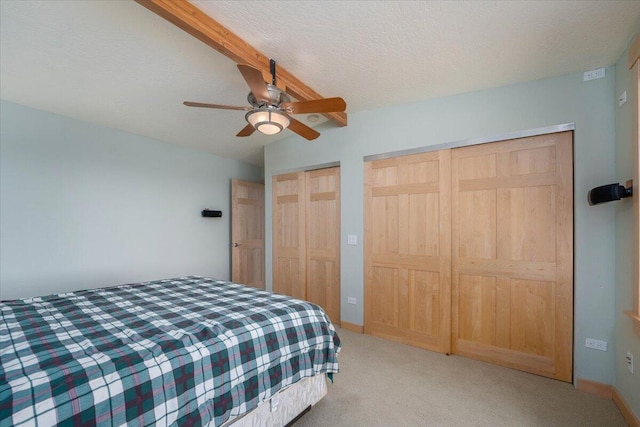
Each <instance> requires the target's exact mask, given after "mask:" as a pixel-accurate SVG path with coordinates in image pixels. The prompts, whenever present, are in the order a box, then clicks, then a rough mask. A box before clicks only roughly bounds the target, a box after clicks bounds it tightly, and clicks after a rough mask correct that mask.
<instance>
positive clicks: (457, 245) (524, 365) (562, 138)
mask: <svg viewBox="0 0 640 427" xmlns="http://www.w3.org/2000/svg"><path fill="white" fill-rule="evenodd" d="M572 141H573V134H572V133H571V132H564V133H557V134H550V135H542V136H535V137H529V138H522V139H517V140H511V141H504V142H497V143H492V144H484V145H478V146H472V147H465V148H459V149H455V150H453V152H452V170H453V174H452V184H453V198H452V203H453V205H452V209H453V235H452V239H453V240H452V246H453V275H452V282H453V287H452V349H453V352H454V353H456V354H461V355H465V356H470V357H474V358H477V359H480V360H485V361H488V362H491V363H495V364H499V365H503V366H509V367H513V368H516V369H520V370H524V371H528V372H532V373H536V374H539V375H544V376H548V377H552V378H556V379H560V380H564V381H571V377H572V335H573V332H572V327H573V326H572V325H573V275H572V271H573V183H572V175H573V171H572Z"/></svg>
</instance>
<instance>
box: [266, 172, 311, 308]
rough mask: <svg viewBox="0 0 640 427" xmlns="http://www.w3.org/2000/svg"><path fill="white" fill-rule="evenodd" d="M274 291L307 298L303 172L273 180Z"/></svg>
mask: <svg viewBox="0 0 640 427" xmlns="http://www.w3.org/2000/svg"><path fill="white" fill-rule="evenodd" d="M271 191H272V210H273V215H272V221H273V236H272V239H273V291H274V292H277V293H279V294H284V295H289V296H292V297H294V298H300V299H305V298H306V275H307V273H306V264H307V261H306V255H305V246H306V239H305V238H306V236H305V193H306V190H305V175H304V172H297V173H290V174H285V175H277V176H274V177H273V179H272V186H271Z"/></svg>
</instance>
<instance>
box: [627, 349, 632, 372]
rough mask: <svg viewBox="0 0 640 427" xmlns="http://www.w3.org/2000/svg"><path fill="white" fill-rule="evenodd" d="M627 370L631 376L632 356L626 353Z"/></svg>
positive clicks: (628, 352)
mask: <svg viewBox="0 0 640 427" xmlns="http://www.w3.org/2000/svg"><path fill="white" fill-rule="evenodd" d="M627 369H628V370H629V372H631V373H632V374H633V354H631V352H630V351H627Z"/></svg>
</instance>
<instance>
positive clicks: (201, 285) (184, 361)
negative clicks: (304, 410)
mask: <svg viewBox="0 0 640 427" xmlns="http://www.w3.org/2000/svg"><path fill="white" fill-rule="evenodd" d="M0 309H1V311H0V312H1V316H2V317H1V319H0V426H2V427H4V426H9V425H21V424H23V425H38V426H47V425H62V426H88V425H96V424H97V425H145V426H146V425H161V426H162V425H179V426H186V425H203V424H206V423H209V422H213V423H214V424H216V425H220V424H222V423H223V422H225V421H226V420H228V419H229V417H231V416H236V415H241V414H243V413H245V412H248V411H250V410H252V409H254V408H255V407H256V406H258V404H259V403H260V402H262V401H264V400H266V399H268V398H269V397H271V396H272V395H273V394H274V393H276V392H277V391H279V390H280V389H281V388H283V387H285V386H288V385H290V384H293V383H295V382H296V381H298V380H300V379H302V378H305V377H310V376H313V375H317V374H321V373H335V372H338V361H337V358H336V356H337V353H338V351H339V349H340V339H339V338H338V336H337V335H336V332H335V329H334V327H333V325H332V324H331V322H330V321H329V319H328V318H327V316H326V314H325V313H324V312H323V311H322V309H321V308H319V307H318V306H315V305H313V304H311V303H308V302H304V301H301V300H296V299H293V298H289V297H285V296H281V295H276V294H272V293H270V292H266V291H262V290H258V289H253V288H248V287H245V286H242V285H238V284H234V283H229V282H224V281H218V280H213V279H206V278H200V277H187V278H180V279H172V280H160V281H155V282H148V283H139V284H131V285H123V286H118V287H112V288H103V289H93V290H83V291H78V292H72V293H66V294H58V295H51V296H47V297H40V298H25V299H21V300H15V301H5V302H2V303H0Z"/></svg>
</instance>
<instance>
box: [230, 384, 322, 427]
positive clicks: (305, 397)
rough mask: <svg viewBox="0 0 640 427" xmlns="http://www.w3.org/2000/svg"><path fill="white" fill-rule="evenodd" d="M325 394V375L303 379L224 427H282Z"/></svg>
mask: <svg viewBox="0 0 640 427" xmlns="http://www.w3.org/2000/svg"><path fill="white" fill-rule="evenodd" d="M326 394H327V380H326V375H324V374H321V375H316V376H313V377H311V378H305V379H302V380H300V381H298V382H297V383H295V384H292V385H291V386H289V387H287V388H285V389H283V390H280V391H279V392H278V393H277V394H276V395H275V396H273V397H272V398H271V399H269V400H266V401H264V402H262V403H261V404H260V406H258V407H257V408H256V409H254V410H253V411H251V412H249V413H247V414H245V415H242V416H240V417H237V418H234V419H231V420H229V421H228V422H226V423H225V424H224V426H225V427H227V426H229V427H266V426H273V427H283V426H285V425H287V424H288V423H289V422H291V421H292V420H293V419H294V418H295V417H297V416H298V415H299V414H300V413H301V412H303V411H304V410H305V409H307V408H308V407H309V406H313V405H315V404H316V403H318V402H319V401H320V399H322V398H323V397H324V396H325V395H326Z"/></svg>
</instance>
